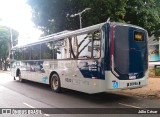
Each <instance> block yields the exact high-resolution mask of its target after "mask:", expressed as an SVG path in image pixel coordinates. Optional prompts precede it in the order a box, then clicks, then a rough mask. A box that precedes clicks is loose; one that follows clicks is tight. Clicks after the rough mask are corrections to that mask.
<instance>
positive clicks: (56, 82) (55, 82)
mask: <svg viewBox="0 0 160 117" xmlns="http://www.w3.org/2000/svg"><path fill="white" fill-rule="evenodd" d="M51 89H52V90H53V91H54V92H57V93H59V92H61V84H60V78H59V76H58V75H57V74H53V75H52V77H51Z"/></svg>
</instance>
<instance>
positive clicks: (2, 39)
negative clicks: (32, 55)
mask: <svg viewBox="0 0 160 117" xmlns="http://www.w3.org/2000/svg"><path fill="white" fill-rule="evenodd" d="M11 30H12V34H13V35H12V38H13V44H14V45H15V44H16V43H17V38H18V35H19V34H18V32H17V31H16V30H14V29H11ZM11 30H10V28H8V27H4V26H0V68H1V69H2V63H3V64H4V70H6V69H7V64H8V62H9V61H8V57H9V52H10V49H11V35H10V31H11Z"/></svg>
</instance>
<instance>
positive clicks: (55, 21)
mask: <svg viewBox="0 0 160 117" xmlns="http://www.w3.org/2000/svg"><path fill="white" fill-rule="evenodd" d="M28 4H29V5H30V6H31V7H32V10H33V21H34V22H35V24H36V25H37V27H38V28H40V29H41V30H42V31H44V32H45V34H51V33H54V32H59V31H63V30H75V29H79V27H80V26H79V25H80V23H79V17H78V16H76V17H70V16H71V14H76V13H78V12H81V11H82V10H84V9H85V8H91V10H89V11H87V12H85V13H83V14H82V27H87V26H90V25H94V24H98V23H102V22H105V21H106V20H107V19H108V18H109V17H110V18H111V21H115V22H126V23H130V24H135V25H138V26H141V27H143V28H145V29H146V30H147V31H148V33H149V36H152V35H154V36H155V37H156V38H157V39H158V37H160V28H159V27H160V1H159V0H28Z"/></svg>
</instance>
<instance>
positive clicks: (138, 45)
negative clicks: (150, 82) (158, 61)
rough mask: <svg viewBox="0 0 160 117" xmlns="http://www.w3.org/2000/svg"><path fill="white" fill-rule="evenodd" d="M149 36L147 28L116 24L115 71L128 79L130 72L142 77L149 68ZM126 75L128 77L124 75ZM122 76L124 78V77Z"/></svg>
mask: <svg viewBox="0 0 160 117" xmlns="http://www.w3.org/2000/svg"><path fill="white" fill-rule="evenodd" d="M146 39H147V36H146V32H145V30H142V29H139V28H138V29H137V28H136V27H128V26H123V25H122V26H115V28H114V45H115V46H114V61H115V71H116V72H117V73H118V74H120V76H121V75H123V78H124V79H128V78H129V77H127V76H129V74H134V75H137V74H138V76H136V78H141V77H143V75H144V72H145V71H146V70H147V67H148V65H147V40H146ZM124 75H126V77H125V76H124ZM123 78H122V79H123Z"/></svg>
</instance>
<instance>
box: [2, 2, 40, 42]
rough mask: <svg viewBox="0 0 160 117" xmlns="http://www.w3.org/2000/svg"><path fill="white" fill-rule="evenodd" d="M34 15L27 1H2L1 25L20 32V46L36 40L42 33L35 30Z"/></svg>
mask: <svg viewBox="0 0 160 117" xmlns="http://www.w3.org/2000/svg"><path fill="white" fill-rule="evenodd" d="M31 18H32V13H31V8H30V6H29V5H28V4H27V3H26V0H0V19H2V21H0V25H6V26H9V27H12V28H14V29H15V30H17V31H18V32H19V39H18V40H19V41H18V42H19V44H25V43H29V42H32V41H34V40H36V39H37V38H38V37H39V36H40V34H42V32H41V31H40V30H38V29H36V28H34V26H35V25H34V23H33V22H32V21H31Z"/></svg>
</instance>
